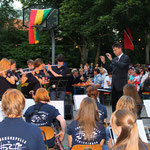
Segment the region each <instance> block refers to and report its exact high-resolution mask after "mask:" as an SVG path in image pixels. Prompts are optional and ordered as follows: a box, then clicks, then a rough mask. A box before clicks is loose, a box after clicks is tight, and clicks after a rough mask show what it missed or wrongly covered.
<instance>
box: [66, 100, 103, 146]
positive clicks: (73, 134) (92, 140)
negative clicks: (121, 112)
mask: <svg viewBox="0 0 150 150" xmlns="http://www.w3.org/2000/svg"><path fill="white" fill-rule="evenodd" d="M67 134H68V143H69V148H71V147H73V146H74V145H95V144H100V145H103V143H104V139H105V128H104V125H103V124H101V123H100V121H99V114H98V109H97V106H96V103H95V102H94V101H93V99H92V98H90V97H86V98H84V99H83V100H82V102H81V104H80V108H79V111H78V114H77V117H76V118H75V120H74V121H72V123H71V124H70V125H69V128H68V130H67Z"/></svg>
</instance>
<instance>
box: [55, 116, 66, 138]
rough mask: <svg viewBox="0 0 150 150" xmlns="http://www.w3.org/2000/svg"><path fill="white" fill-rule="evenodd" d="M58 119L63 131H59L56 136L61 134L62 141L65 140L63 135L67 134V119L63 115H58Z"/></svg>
mask: <svg viewBox="0 0 150 150" xmlns="http://www.w3.org/2000/svg"><path fill="white" fill-rule="evenodd" d="M56 119H57V120H58V121H59V122H60V125H61V130H62V131H61V132H59V133H58V134H57V135H56V137H57V136H59V139H60V141H62V140H63V137H64V135H65V128H66V121H65V119H64V118H63V117H62V116H61V115H58V116H57V117H56Z"/></svg>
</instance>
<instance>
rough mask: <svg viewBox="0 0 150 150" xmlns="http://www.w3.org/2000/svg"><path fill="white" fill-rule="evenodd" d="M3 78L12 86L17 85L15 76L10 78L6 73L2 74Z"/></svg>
mask: <svg viewBox="0 0 150 150" xmlns="http://www.w3.org/2000/svg"><path fill="white" fill-rule="evenodd" d="M2 76H3V77H4V78H5V79H6V80H7V81H8V82H9V83H11V84H15V78H14V76H10V77H8V76H7V75H6V73H5V72H2Z"/></svg>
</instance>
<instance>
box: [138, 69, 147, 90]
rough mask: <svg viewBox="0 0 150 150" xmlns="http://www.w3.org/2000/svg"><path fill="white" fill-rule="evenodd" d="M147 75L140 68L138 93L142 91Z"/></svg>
mask: <svg viewBox="0 0 150 150" xmlns="http://www.w3.org/2000/svg"><path fill="white" fill-rule="evenodd" d="M147 77H148V74H147V73H146V72H145V69H144V68H140V91H142V90H143V86H144V81H145V80H146V79H147Z"/></svg>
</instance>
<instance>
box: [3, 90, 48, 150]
mask: <svg viewBox="0 0 150 150" xmlns="http://www.w3.org/2000/svg"><path fill="white" fill-rule="evenodd" d="M1 107H2V111H3V113H4V115H5V118H4V120H3V121H2V122H0V139H1V142H0V143H1V144H0V149H16V150H21V149H24V150H46V147H45V145H44V141H43V137H42V132H41V130H40V129H39V128H38V127H37V126H34V125H32V124H29V123H26V122H25V121H24V120H23V119H22V111H23V109H24V107H25V97H24V96H23V94H22V93H21V92H20V91H19V90H17V89H8V90H7V91H6V92H5V93H4V94H3V96H2V104H1ZM35 137H36V138H35Z"/></svg>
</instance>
